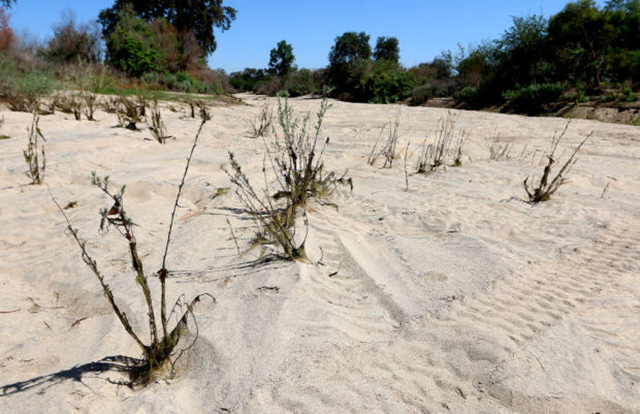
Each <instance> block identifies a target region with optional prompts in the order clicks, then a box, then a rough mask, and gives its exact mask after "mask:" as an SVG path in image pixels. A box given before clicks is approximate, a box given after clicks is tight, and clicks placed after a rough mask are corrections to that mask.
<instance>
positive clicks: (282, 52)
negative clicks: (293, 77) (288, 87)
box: [269, 40, 296, 78]
mask: <svg viewBox="0 0 640 414" xmlns="http://www.w3.org/2000/svg"><path fill="white" fill-rule="evenodd" d="M295 60H296V57H295V56H294V55H293V46H291V45H290V44H288V43H287V42H286V41H284V40H282V41H280V42H278V46H277V47H275V48H273V49H271V53H270V59H269V72H270V73H271V74H274V75H277V76H280V77H283V78H284V77H285V76H287V75H288V74H289V73H290V72H291V71H292V70H295V69H296V67H295V66H294V64H293V62H294V61H295Z"/></svg>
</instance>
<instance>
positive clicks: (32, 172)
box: [22, 111, 47, 185]
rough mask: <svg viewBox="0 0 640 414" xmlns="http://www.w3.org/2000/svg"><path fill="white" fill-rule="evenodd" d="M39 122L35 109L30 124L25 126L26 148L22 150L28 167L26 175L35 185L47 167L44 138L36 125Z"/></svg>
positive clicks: (40, 181)
mask: <svg viewBox="0 0 640 414" xmlns="http://www.w3.org/2000/svg"><path fill="white" fill-rule="evenodd" d="M39 122H40V117H39V116H38V113H37V111H34V112H33V120H32V121H31V126H30V127H29V128H27V136H28V139H29V141H28V144H27V149H26V150H24V151H22V154H23V155H24V160H25V162H26V163H27V166H28V168H29V169H28V170H27V171H26V174H27V177H29V178H31V184H36V185H39V184H42V182H43V181H44V174H45V171H46V169H47V159H46V154H45V150H44V141H45V138H44V135H42V131H40V127H39V126H38V123H39ZM40 141H42V143H40Z"/></svg>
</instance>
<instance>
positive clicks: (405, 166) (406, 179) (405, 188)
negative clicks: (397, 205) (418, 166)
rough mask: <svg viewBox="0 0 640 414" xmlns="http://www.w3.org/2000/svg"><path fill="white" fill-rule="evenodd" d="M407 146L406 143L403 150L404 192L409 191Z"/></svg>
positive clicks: (408, 143)
mask: <svg viewBox="0 0 640 414" xmlns="http://www.w3.org/2000/svg"><path fill="white" fill-rule="evenodd" d="M409 145H410V142H407V148H405V150H404V191H409V172H408V171H407V158H408V157H409Z"/></svg>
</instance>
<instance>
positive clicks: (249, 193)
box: [227, 153, 308, 260]
mask: <svg viewBox="0 0 640 414" xmlns="http://www.w3.org/2000/svg"><path fill="white" fill-rule="evenodd" d="M229 160H230V162H231V169H232V172H230V171H227V174H228V175H229V178H230V179H231V182H232V183H233V184H234V185H235V186H236V194H237V195H238V198H239V199H240V201H241V202H242V204H243V205H244V206H245V208H246V209H247V211H248V213H249V214H250V216H251V218H252V220H253V221H254V223H255V224H256V225H257V227H258V233H257V235H256V238H255V242H256V243H257V244H264V243H275V244H277V245H278V246H279V247H280V248H281V249H282V251H283V253H284V257H285V258H286V259H288V260H304V259H306V257H307V255H306V252H305V242H306V234H305V236H304V238H303V239H302V240H301V241H300V240H297V238H296V226H295V218H296V208H295V207H294V206H293V204H292V203H291V201H290V200H289V199H286V200H284V203H279V204H278V203H276V202H274V201H272V200H271V197H270V196H269V194H268V188H267V189H266V190H265V194H264V195H261V194H258V192H256V190H255V189H254V187H253V185H252V184H251V182H250V181H249V179H248V178H247V176H246V175H245V173H244V172H243V171H242V167H241V166H240V164H239V163H238V162H237V161H236V159H235V156H234V154H233V153H229ZM303 217H304V220H305V231H306V230H307V225H308V223H307V218H306V213H304V212H303Z"/></svg>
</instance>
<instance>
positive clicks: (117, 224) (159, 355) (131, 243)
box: [52, 115, 213, 385]
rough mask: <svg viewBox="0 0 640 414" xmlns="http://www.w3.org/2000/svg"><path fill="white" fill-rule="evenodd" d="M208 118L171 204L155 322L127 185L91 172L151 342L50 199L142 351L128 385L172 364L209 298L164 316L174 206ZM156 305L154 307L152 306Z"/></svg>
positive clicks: (104, 228) (104, 219)
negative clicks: (114, 185)
mask: <svg viewBox="0 0 640 414" xmlns="http://www.w3.org/2000/svg"><path fill="white" fill-rule="evenodd" d="M208 119H209V118H208V116H205V115H203V116H202V122H201V124H200V128H199V129H198V133H197V134H196V137H195V139H194V143H193V146H192V148H191V153H190V155H189V158H188V159H187V164H186V167H185V170H184V174H183V177H182V180H181V183H180V185H179V187H178V194H177V195H176V200H175V203H174V208H173V212H172V215H171V224H170V225H169V229H168V234H167V243H166V247H165V251H164V256H163V260H162V266H161V268H160V270H158V271H157V272H156V273H155V275H157V276H158V279H159V281H160V284H161V297H160V318H159V321H158V318H157V314H156V312H157V310H156V306H157V305H155V304H157V300H155V299H154V298H153V293H152V289H151V286H150V280H151V279H150V275H149V274H146V273H145V270H144V266H143V261H142V259H141V258H140V255H139V253H138V243H137V240H136V237H135V226H136V225H135V224H134V222H133V220H132V218H131V217H129V215H128V214H127V212H126V210H125V205H124V193H125V189H126V186H122V187H120V189H119V190H118V191H113V190H111V188H110V181H109V177H108V176H106V177H99V176H98V175H97V174H96V173H95V172H92V184H93V185H94V186H96V187H98V188H99V189H100V190H101V191H102V192H103V193H104V194H106V195H107V196H108V197H109V199H110V201H111V202H113V205H112V206H111V207H110V208H104V209H102V210H101V211H100V216H101V222H100V230H101V231H108V230H109V229H110V228H114V229H116V231H117V232H118V233H119V234H120V235H121V236H122V237H123V238H124V239H126V241H127V243H128V247H129V249H128V250H129V256H130V259H131V263H132V267H133V271H134V280H135V283H136V284H137V285H138V287H139V288H140V289H141V290H142V295H143V297H144V301H145V303H146V308H147V322H148V326H149V333H150V337H151V338H150V342H149V343H148V344H147V343H145V341H143V340H142V338H141V335H140V334H139V333H137V332H136V331H135V329H134V328H133V325H132V323H131V322H130V320H129V317H128V316H127V314H126V313H124V311H123V310H122V309H121V307H120V306H119V305H118V303H117V302H116V298H115V296H114V294H113V291H112V289H111V287H110V286H109V285H108V284H107V282H106V279H105V277H104V275H103V274H102V272H101V271H100V269H99V268H98V264H97V262H96V260H95V259H94V258H93V257H92V256H91V254H90V253H89V251H88V250H87V245H86V242H84V241H82V240H81V239H80V236H79V234H78V230H76V229H75V228H73V226H72V225H71V222H70V220H69V218H68V217H67V215H66V213H65V212H64V209H63V208H62V207H61V206H60V205H59V204H58V202H57V201H56V200H55V198H53V196H52V198H53V201H54V203H55V204H56V205H57V207H58V209H59V211H60V212H61V214H62V215H63V216H64V219H65V221H66V222H67V229H68V231H69V233H70V234H71V236H72V237H73V238H74V240H75V241H76V243H77V244H78V247H79V248H80V251H81V257H82V261H83V262H84V263H85V264H86V265H87V266H88V267H89V268H90V269H91V271H92V273H93V274H94V276H95V277H96V278H97V279H98V282H99V283H100V286H101V287H102V291H103V293H104V296H105V297H106V299H107V301H108V302H109V304H110V305H111V308H112V310H113V311H114V313H115V314H116V316H117V317H118V320H119V321H120V323H121V324H122V326H123V328H124V329H125V331H126V332H127V334H128V335H129V336H130V337H131V338H132V339H133V340H134V341H135V342H136V344H137V345H138V346H139V347H140V350H141V351H142V355H143V358H144V363H143V364H142V365H141V366H139V367H136V368H137V370H136V372H135V374H136V376H135V377H134V378H132V381H131V384H132V385H135V384H146V383H148V382H149V381H150V380H152V379H153V378H154V376H155V375H156V374H158V373H159V372H161V370H162V369H163V368H164V367H165V366H166V365H167V363H170V364H172V363H173V362H172V361H171V358H172V356H173V355H174V351H175V349H176V347H177V345H178V343H179V341H180V339H181V336H182V335H183V333H184V330H185V329H187V323H188V317H189V315H191V316H193V307H194V305H195V304H196V303H197V302H199V301H200V300H201V299H203V298H204V297H210V298H211V299H213V297H212V296H210V295H208V294H201V295H198V296H196V297H195V298H194V299H193V300H192V301H190V302H188V303H183V302H182V300H181V299H178V301H177V302H176V304H175V305H174V306H173V309H172V311H171V313H170V314H169V315H167V306H166V281H167V278H168V277H169V271H168V270H167V268H166V258H167V254H168V250H169V245H170V241H171V232H172V229H173V223H174V218H175V213H176V207H177V205H178V202H179V200H180V195H181V190H182V186H183V185H184V181H185V178H186V175H187V172H188V170H189V164H190V161H191V157H192V156H193V151H194V149H195V147H196V144H197V141H198V137H199V136H200V133H201V132H202V127H203V126H204V124H205V123H206V121H207V120H208ZM154 303H155V304H154ZM178 308H179V309H181V310H180V312H182V315H178V314H175V311H176V309H178ZM174 315H175V323H174V326H173V327H172V328H170V326H169V323H170V321H171V319H172V317H173V316H174Z"/></svg>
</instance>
